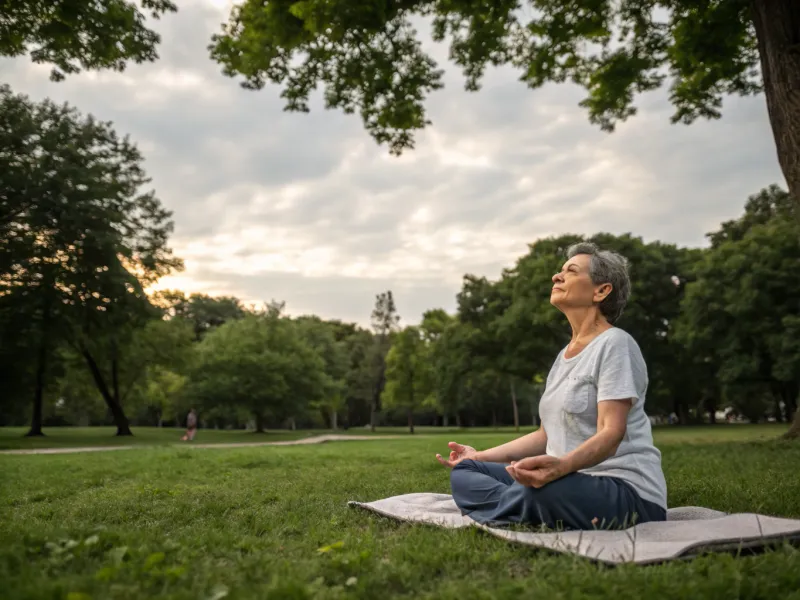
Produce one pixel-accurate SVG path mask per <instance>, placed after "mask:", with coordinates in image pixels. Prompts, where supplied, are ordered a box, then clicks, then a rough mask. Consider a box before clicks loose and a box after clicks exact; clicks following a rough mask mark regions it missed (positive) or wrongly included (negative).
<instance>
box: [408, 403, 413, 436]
mask: <svg viewBox="0 0 800 600" xmlns="http://www.w3.org/2000/svg"><path fill="white" fill-rule="evenodd" d="M408 432H409V433H414V411H413V410H412V409H410V408H409V409H408Z"/></svg>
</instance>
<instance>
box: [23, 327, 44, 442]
mask: <svg viewBox="0 0 800 600" xmlns="http://www.w3.org/2000/svg"><path fill="white" fill-rule="evenodd" d="M48 325H49V318H48V316H47V313H45V315H44V318H43V319H42V335H41V339H40V340H39V357H38V363H37V365H36V391H35V392H34V395H33V416H32V417H31V428H30V431H28V433H26V434H25V437H41V436H43V435H44V432H43V431H42V412H43V411H42V408H43V406H44V386H45V381H46V378H47V353H48V350H49V348H48V346H49V341H50V339H49V335H48V331H47V329H48Z"/></svg>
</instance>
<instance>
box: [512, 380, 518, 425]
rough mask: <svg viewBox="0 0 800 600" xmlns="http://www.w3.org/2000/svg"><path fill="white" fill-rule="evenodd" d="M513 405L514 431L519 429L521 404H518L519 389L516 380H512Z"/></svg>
mask: <svg viewBox="0 0 800 600" xmlns="http://www.w3.org/2000/svg"><path fill="white" fill-rule="evenodd" d="M511 405H512V406H513V408H514V431H519V405H518V404H517V389H516V387H515V386H514V380H513V379H512V380H511Z"/></svg>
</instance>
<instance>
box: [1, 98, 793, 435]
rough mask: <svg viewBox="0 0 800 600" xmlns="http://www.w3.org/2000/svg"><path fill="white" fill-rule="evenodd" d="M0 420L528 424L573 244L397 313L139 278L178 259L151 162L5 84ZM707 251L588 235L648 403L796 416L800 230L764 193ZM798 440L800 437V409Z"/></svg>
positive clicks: (554, 345)
mask: <svg viewBox="0 0 800 600" xmlns="http://www.w3.org/2000/svg"><path fill="white" fill-rule="evenodd" d="M0 150H1V151H0V381H2V390H0V425H21V424H28V425H30V434H31V435H40V434H41V433H42V427H43V426H45V425H58V424H63V425H91V424H101V423H109V424H110V423H113V424H114V425H116V428H117V432H118V434H119V435H128V434H130V433H131V429H130V427H131V425H132V424H133V425H163V424H178V423H180V422H182V419H183V418H184V415H185V414H186V412H187V411H188V410H189V408H191V407H194V408H196V409H197V410H198V411H199V413H200V418H201V422H202V423H203V424H204V426H207V427H222V428H224V427H235V428H243V427H252V428H253V429H255V430H257V431H261V430H264V429H267V428H277V427H326V428H340V427H370V428H373V429H374V428H375V427H378V426H384V425H401V424H402V425H407V426H408V427H409V428H410V429H411V431H413V428H414V425H415V424H427V425H434V424H441V425H460V426H463V427H468V426H478V425H500V424H514V425H515V426H517V427H519V426H520V425H521V424H533V423H535V422H536V416H537V404H538V400H539V397H540V396H541V393H542V390H543V381H544V378H545V377H546V374H547V371H548V369H549V368H550V365H551V363H552V361H553V359H554V357H555V356H556V354H557V352H558V351H559V349H560V348H561V347H563V345H564V344H565V343H566V342H567V335H568V327H567V325H566V322H565V321H564V319H563V317H562V316H561V315H560V313H558V311H556V310H555V309H553V308H552V307H551V306H550V305H549V289H550V286H551V283H550V279H551V277H552V275H553V273H555V272H556V270H557V269H559V268H560V265H561V263H562V261H563V260H564V252H565V250H566V248H567V247H568V246H569V245H570V244H572V243H574V242H577V241H579V240H582V239H584V238H583V237H581V236H577V235H562V236H559V237H551V238H545V239H540V240H538V241H536V242H534V243H532V244H531V245H530V248H529V251H528V253H527V254H525V255H524V256H522V257H520V258H519V259H518V260H517V261H516V263H515V264H514V265H513V266H512V267H510V268H508V269H505V270H504V271H503V272H502V273H501V274H500V275H499V277H497V278H496V279H488V278H486V277H479V276H475V275H465V276H464V279H463V285H462V289H461V291H460V292H459V293H458V295H457V310H456V312H455V313H454V314H449V313H448V312H446V311H445V310H442V309H439V308H432V309H431V310H429V311H427V312H425V313H424V315H422V319H421V321H420V322H419V323H418V324H416V325H413V326H401V323H400V317H399V311H398V307H396V306H395V302H394V297H393V295H392V293H391V291H385V292H383V293H381V294H378V295H377V296H376V301H375V308H374V310H373V313H372V315H371V326H370V327H369V328H363V327H360V326H358V325H357V324H354V323H345V322H341V321H336V320H324V319H321V318H318V317H316V316H313V315H309V316H301V317H289V316H287V315H286V314H285V310H284V306H283V305H282V304H281V303H279V302H270V303H266V304H264V305H263V306H245V305H244V304H243V303H242V302H241V301H240V300H238V299H236V298H233V297H209V296H206V295H202V294H193V295H190V296H188V297H187V296H186V295H184V294H183V293H181V292H175V291H168V292H159V293H155V294H148V293H146V291H145V290H147V289H149V288H150V286H151V285H152V284H154V283H155V282H157V281H158V280H159V278H161V277H162V276H164V275H166V274H168V273H170V272H173V271H176V270H180V269H181V268H182V263H181V261H180V259H178V258H177V257H175V256H174V255H173V253H172V251H171V249H170V247H169V245H168V240H169V235H170V233H171V231H172V227H173V223H172V220H171V214H170V213H169V211H167V210H165V209H164V207H163V206H162V204H161V202H160V201H159V199H158V198H157V196H156V195H155V193H154V192H153V191H152V190H149V189H148V188H147V186H148V184H149V180H148V179H147V177H146V175H145V173H144V171H143V169H142V165H141V163H142V157H141V155H140V153H139V151H138V150H137V149H136V147H135V146H134V145H133V144H132V143H131V142H130V141H129V140H127V138H121V137H119V136H118V135H117V134H116V133H115V132H114V130H113V128H112V127H111V125H110V124H109V123H103V122H99V121H97V120H95V119H93V118H92V117H85V116H83V115H81V114H80V113H78V112H77V111H76V110H75V109H73V108H70V107H69V106H58V105H55V104H54V103H52V102H50V101H44V102H41V103H37V102H32V101H31V100H30V99H28V98H27V97H25V96H21V95H17V94H14V93H13V92H12V91H11V90H10V89H9V88H8V87H7V86H2V87H0ZM708 237H709V241H710V245H709V247H707V248H702V249H701V248H679V247H677V246H675V245H671V244H665V243H661V242H649V243H645V242H644V241H643V240H642V239H640V238H638V237H635V236H633V235H621V236H615V235H610V234H605V233H598V234H597V235H594V236H591V237H590V238H588V239H591V240H592V241H595V242H597V243H598V244H600V245H601V246H602V247H604V248H609V249H613V250H617V251H619V252H621V253H622V254H624V255H625V256H626V257H627V258H628V259H629V260H630V263H631V276H632V279H633V292H632V297H631V302H630V304H629V306H628V308H627V310H626V311H625V314H624V315H623V317H622V319H621V320H620V322H619V326H620V327H622V328H623V329H626V330H627V331H629V332H630V333H631V334H632V335H633V336H634V337H635V338H636V339H637V341H638V342H639V344H640V345H641V347H642V351H643V353H644V355H645V357H646V359H647V361H648V366H649V372H650V389H649V397H648V411H649V413H650V414H652V415H670V414H674V415H675V416H676V417H677V419H678V421H679V422H681V423H692V422H701V421H711V422H713V421H714V420H715V419H716V415H717V413H718V412H719V411H721V410H727V411H729V412H730V413H731V414H736V415H740V416H742V417H744V418H746V419H748V420H751V421H760V420H764V419H775V420H778V421H784V422H790V421H792V419H793V418H794V415H795V414H796V412H797V400H798V391H799V390H800V342H799V341H798V340H800V277H798V273H800V235H798V227H797V222H796V221H795V219H794V216H793V212H792V203H791V201H790V197H789V195H788V194H787V193H786V192H785V191H783V190H782V189H780V188H778V187H777V186H772V187H770V188H768V189H765V190H762V191H761V192H760V193H758V194H756V195H754V196H752V197H751V198H750V199H749V200H748V201H747V204H746V206H745V211H744V213H743V214H742V216H741V217H740V218H738V219H736V220H733V221H729V222H726V223H723V224H722V225H721V226H720V228H719V230H717V231H715V232H712V233H710V234H709V236H708ZM792 431H794V432H797V422H795V426H794V428H793V429H792Z"/></svg>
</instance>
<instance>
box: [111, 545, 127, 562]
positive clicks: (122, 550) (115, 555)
mask: <svg viewBox="0 0 800 600" xmlns="http://www.w3.org/2000/svg"><path fill="white" fill-rule="evenodd" d="M127 555H128V547H127V546H120V547H119V548H112V549H111V550H109V551H108V552H107V556H108V558H109V559H110V560H111V562H112V563H113V564H115V565H121V564H122V562H123V561H124V560H125V557H126V556H127Z"/></svg>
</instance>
